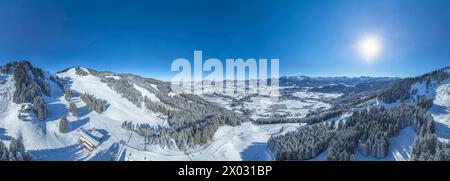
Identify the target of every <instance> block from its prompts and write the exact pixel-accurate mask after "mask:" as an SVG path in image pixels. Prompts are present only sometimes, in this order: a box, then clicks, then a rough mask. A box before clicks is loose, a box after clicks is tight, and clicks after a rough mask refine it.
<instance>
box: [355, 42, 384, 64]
mask: <svg viewBox="0 0 450 181" xmlns="http://www.w3.org/2000/svg"><path fill="white" fill-rule="evenodd" d="M359 51H360V53H361V55H362V57H363V58H364V60H365V61H367V62H372V61H374V60H375V59H376V58H378V56H379V55H380V53H381V42H380V39H379V38H378V37H376V36H367V37H364V38H363V39H361V40H360V42H359Z"/></svg>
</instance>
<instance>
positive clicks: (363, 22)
mask: <svg viewBox="0 0 450 181" xmlns="http://www.w3.org/2000/svg"><path fill="white" fill-rule="evenodd" d="M0 27H1V28H0V63H1V64H5V63H6V62H9V61H12V60H21V59H26V60H29V61H31V62H32V63H33V64H35V65H36V66H39V67H41V68H43V69H45V70H49V71H51V72H55V71H58V70H61V69H63V68H66V67H68V66H74V65H81V66H86V67H90V68H94V69H98V70H111V71H117V72H129V73H136V74H140V75H144V76H148V77H155V78H160V79H167V78H170V77H171V76H172V75H174V74H175V73H173V72H171V71H170V65H171V63H172V61H173V60H174V59H176V58H180V57H182V58H188V59H190V60H192V59H193V51H194V50H202V51H203V56H204V57H205V58H211V57H215V58H219V59H222V60H224V59H225V58H245V59H246V58H279V59H280V74H282V75H311V76H360V75H368V76H400V77H405V76H412V75H418V74H421V73H424V72H428V71H430V70H433V69H437V68H441V67H444V66H448V65H449V63H448V62H450V61H449V59H450V1H448V0H377V1H374V0H339V1H338V0H311V1H306V0H305V1H302V0H292V1H283V0H271V1H269V0H204V1H200V0H189V1H188V0H179V1H175V0H164V1H162V0H161V1H151V0H149V1H133V0H128V1H124V0H122V1H120V0H108V1H106V0H104V1H100V0H73V1H67V0H53V1H50V0H26V1H23V0H14V1H10V0H0ZM367 35H377V36H378V37H380V39H381V42H382V47H383V48H382V50H381V54H380V55H379V57H378V58H377V59H376V60H374V61H373V62H372V63H367V62H364V61H363V60H362V58H361V56H360V54H359V52H358V50H357V48H356V47H357V46H356V44H357V42H358V41H360V40H361V39H362V38H363V37H365V36H367Z"/></svg>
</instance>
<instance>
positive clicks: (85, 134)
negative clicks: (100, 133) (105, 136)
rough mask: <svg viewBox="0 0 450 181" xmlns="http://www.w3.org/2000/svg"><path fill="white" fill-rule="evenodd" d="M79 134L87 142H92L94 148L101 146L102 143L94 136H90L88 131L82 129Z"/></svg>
mask: <svg viewBox="0 0 450 181" xmlns="http://www.w3.org/2000/svg"><path fill="white" fill-rule="evenodd" d="M78 133H79V135H80V136H81V137H83V138H84V139H85V140H86V141H88V142H90V143H91V144H92V146H94V147H96V146H98V145H100V142H99V141H98V140H97V139H96V138H95V137H94V136H92V135H91V134H89V131H88V130H85V129H83V128H81V129H80V131H79V132H78Z"/></svg>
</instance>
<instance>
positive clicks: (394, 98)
mask: <svg viewBox="0 0 450 181" xmlns="http://www.w3.org/2000/svg"><path fill="white" fill-rule="evenodd" d="M448 72H449V69H448V68H446V69H441V70H438V71H435V72H432V73H429V74H426V75H423V76H419V77H415V78H408V79H398V78H383V77H380V78H376V77H375V78H374V77H358V78H347V77H335V78H332V77H323V78H310V77H306V76H296V77H285V78H282V79H280V85H281V87H280V92H281V96H280V99H279V101H273V100H271V99H270V98H269V97H267V96H264V95H258V94H252V95H235V96H233V95H226V94H222V93H220V92H213V93H208V94H201V95H192V94H178V93H176V92H173V91H172V90H171V88H170V85H169V83H167V82H163V81H159V80H155V79H151V78H144V77H141V76H137V75H132V74H122V73H114V72H107V71H97V70H93V69H89V68H85V67H70V68H67V69H65V70H62V71H60V72H57V73H56V74H51V73H49V72H46V71H45V70H42V69H40V68H37V67H34V66H33V65H31V64H30V63H29V62H27V61H19V62H12V63H9V64H6V65H4V66H2V67H0V141H1V142H0V143H4V144H3V146H2V144H0V159H9V160H20V158H22V159H29V158H28V157H29V156H31V157H32V159H33V160H286V159H288V160H292V159H295V160H297V159H301V160H308V159H311V160H325V159H327V158H328V159H330V160H349V159H357V160H379V159H385V160H409V159H416V160H429V159H437V157H442V158H445V155H446V153H447V152H446V151H447V149H446V147H447V145H446V144H445V143H444V142H445V141H446V140H448V139H450V137H449V135H450V131H449V125H450V121H449V117H450V116H449V114H448V109H449V106H450V103H449V100H450V99H449V97H450V95H449V85H450V84H449V79H448V77H449V76H448ZM372 108H373V109H372ZM400 113H401V114H400ZM428 115H429V116H428ZM367 116H372V117H374V118H375V117H376V118H377V119H376V120H377V121H373V119H366V118H367ZM378 117H380V118H378ZM411 117H413V118H414V119H413V118H411ZM430 118H431V119H430ZM361 120H366V121H361ZM400 120H402V121H400ZM430 120H431V121H430ZM433 120H434V121H433ZM430 122H432V123H433V124H430ZM424 125H425V126H424ZM433 125H434V126H433ZM355 126H356V127H355ZM363 127H367V129H359V128H363ZM356 128H358V129H356ZM360 130H363V131H360ZM386 130H388V131H386ZM354 132H355V133H357V134H350V133H354ZM371 135H375V136H371ZM433 135H435V136H433ZM419 138H420V139H419ZM416 139H417V140H418V141H417V143H416V144H415V143H414V140H416ZM433 139H436V140H439V141H435V143H436V144H434V145H433V149H430V148H427V149H425V148H423V145H424V144H423V143H428V142H430V140H433ZM9 145H12V146H9ZM335 145H347V147H338V146H335ZM11 147H12V149H11ZM25 149H26V150H27V152H26V151H25ZM2 150H3V151H2ZM351 150H354V151H353V152H352V151H351ZM437 152H439V153H437ZM4 153H8V154H6V155H7V156H2V155H5V154H4ZM336 153H344V155H337V156H336ZM330 155H332V156H330ZM436 155H438V156H436ZM447 155H449V154H447ZM2 157H4V158H2Z"/></svg>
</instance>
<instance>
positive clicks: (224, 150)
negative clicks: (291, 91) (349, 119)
mask: <svg viewBox="0 0 450 181" xmlns="http://www.w3.org/2000/svg"><path fill="white" fill-rule="evenodd" d="M298 127H300V125H299V124H272V125H256V124H254V123H251V122H246V123H243V124H242V125H240V126H236V127H232V126H222V127H220V128H219V130H218V131H217V132H216V133H215V135H214V138H213V140H212V141H211V142H210V143H209V144H207V145H203V146H201V147H198V148H197V149H193V150H189V151H186V152H181V151H174V150H167V149H162V148H161V147H160V146H152V147H150V148H147V151H140V150H137V149H135V148H130V147H127V146H126V147H125V152H126V156H125V159H126V160H208V161H213V160H233V161H241V160H247V161H249V160H272V156H271V154H270V152H269V151H268V149H267V141H268V139H269V138H270V136H271V135H277V134H283V133H285V132H286V131H293V130H295V129H297V128H298Z"/></svg>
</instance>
